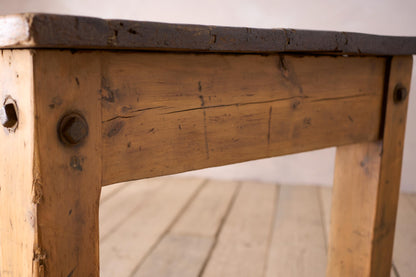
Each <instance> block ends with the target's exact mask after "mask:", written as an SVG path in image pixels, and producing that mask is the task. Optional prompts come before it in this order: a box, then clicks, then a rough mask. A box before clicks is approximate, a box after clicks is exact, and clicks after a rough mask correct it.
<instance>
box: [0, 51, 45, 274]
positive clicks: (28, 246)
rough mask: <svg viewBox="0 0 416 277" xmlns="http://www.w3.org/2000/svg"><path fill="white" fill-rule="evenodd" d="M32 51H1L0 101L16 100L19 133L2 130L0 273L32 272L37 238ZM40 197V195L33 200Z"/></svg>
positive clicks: (0, 133)
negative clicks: (34, 187) (34, 190)
mask: <svg viewBox="0 0 416 277" xmlns="http://www.w3.org/2000/svg"><path fill="white" fill-rule="evenodd" d="M32 65H33V56H32V53H31V52H30V51H26V50H21V51H8V50H4V51H2V52H1V55H0V82H1V90H0V97H1V100H0V101H1V104H3V101H4V99H5V98H6V97H7V96H10V97H12V98H13V99H15V100H16V102H17V103H18V118H19V125H18V127H17V129H16V132H15V133H9V132H7V131H6V130H4V129H3V126H1V128H2V130H0V141H1V143H0V155H1V158H0V168H1V173H0V239H1V242H0V248H1V251H0V258H1V259H0V276H2V277H8V276H32V268H33V265H32V263H36V261H37V259H39V258H40V256H37V255H36V254H35V248H36V244H37V228H36V213H37V205H36V203H34V201H33V200H34V199H35V198H34V195H33V183H34V179H35V176H34V175H35V174H34V172H33V168H34V163H33V160H34V159H33V157H34V151H35V150H34V149H35V145H34V138H33V134H34V129H35V128H34V126H35V118H34V116H33V115H34V99H33V98H34V97H33V74H32V72H33V71H32V69H33V66H32ZM35 202H36V201H35ZM34 274H35V273H34Z"/></svg>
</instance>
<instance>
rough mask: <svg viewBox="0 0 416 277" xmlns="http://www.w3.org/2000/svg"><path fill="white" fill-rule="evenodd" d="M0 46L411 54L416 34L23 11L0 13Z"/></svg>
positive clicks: (413, 49) (413, 50) (413, 52)
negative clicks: (319, 29) (398, 34)
mask: <svg viewBox="0 0 416 277" xmlns="http://www.w3.org/2000/svg"><path fill="white" fill-rule="evenodd" d="M0 48H2V49H7V48H65V49H108V50H122V49H123V50H149V51H187V52H231V53H281V52H283V53H285V52H287V53H293V52H296V53H315V54H320V53H324V54H336V55H411V54H416V37H393V36H379V35H370V34H361V33H350V32H333V31H312V30H294V29H255V28H240V27H218V26H203V25H187V24H168V23H155V22H142V21H127V20H104V19H99V18H91V17H81V16H67V15H52V14H34V13H27V14H17V15H6V16H0Z"/></svg>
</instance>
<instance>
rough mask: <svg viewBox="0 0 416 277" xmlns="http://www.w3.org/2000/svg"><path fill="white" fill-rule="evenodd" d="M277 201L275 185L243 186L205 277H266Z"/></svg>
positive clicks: (252, 184)
mask: <svg viewBox="0 0 416 277" xmlns="http://www.w3.org/2000/svg"><path fill="white" fill-rule="evenodd" d="M275 201H276V186H275V185H272V184H254V183H248V182H247V183H243V184H242V187H241V190H240V191H239V194H238V195H237V197H236V200H235V202H234V205H233V207H232V209H231V211H230V214H229V216H228V218H227V220H226V222H225V223H224V227H223V228H222V230H221V233H220V235H219V237H218V241H217V244H216V246H215V248H214V250H213V252H212V255H211V257H210V260H209V262H208V264H207V266H206V268H205V270H204V272H203V273H202V276H204V277H209V276H229V277H234V276H238V277H243V276H262V275H263V273H264V268H265V263H266V257H267V252H268V251H267V250H268V245H269V240H270V236H271V230H272V224H273V220H272V218H273V214H274V212H275V208H276V207H275ZM247 261H250V262H247Z"/></svg>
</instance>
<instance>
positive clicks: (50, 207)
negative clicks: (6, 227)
mask: <svg viewBox="0 0 416 277" xmlns="http://www.w3.org/2000/svg"><path fill="white" fill-rule="evenodd" d="M99 69H100V63H99V59H98V56H97V55H96V54H95V53H88V54H86V53H84V54H83V53H71V52H69V51H54V50H42V51H36V52H35V55H34V72H33V74H34V79H35V80H34V88H35V94H34V95H35V97H34V99H35V114H34V115H35V118H36V122H35V124H36V132H35V143H36V144H35V147H36V148H35V154H36V155H35V157H34V158H35V162H36V163H37V164H36V167H35V174H36V179H35V185H34V186H35V188H34V189H35V190H36V191H38V192H39V194H40V197H39V198H40V199H39V203H38V205H37V217H36V228H37V232H38V242H37V243H38V249H39V251H41V253H42V254H43V255H44V259H43V260H41V261H40V264H39V266H43V267H44V268H43V270H44V272H43V273H42V274H45V276H68V275H69V276H98V275H99V248H98V243H99V232H98V206H99V199H100V191H101V168H102V166H101V152H100V150H101V139H100V133H101V126H100V125H99V124H96V122H100V121H101V113H100V106H101V105H100V102H99V101H98V100H99V98H98V91H99V88H100V81H101V79H100V70H99ZM72 111H77V112H78V113H80V114H82V115H83V116H84V117H85V119H86V121H87V123H88V125H89V126H88V137H87V138H86V139H85V141H84V142H83V143H81V144H80V145H76V146H73V147H70V146H67V145H64V144H63V143H62V142H61V141H60V139H59V136H58V134H57V126H58V122H59V120H60V118H61V117H62V116H63V115H64V114H66V113H68V112H72Z"/></svg>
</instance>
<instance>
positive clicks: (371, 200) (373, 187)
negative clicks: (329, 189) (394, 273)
mask: <svg viewBox="0 0 416 277" xmlns="http://www.w3.org/2000/svg"><path fill="white" fill-rule="evenodd" d="M411 72H412V57H411V56H404V57H393V58H392V61H391V65H390V66H389V75H388V76H389V78H388V80H387V81H388V83H387V87H386V89H387V91H386V111H385V123H384V130H383V140H382V141H379V142H370V143H359V144H354V145H347V146H340V147H338V148H337V155H336V158H335V173H334V194H333V197H334V199H333V201H332V212H331V220H332V222H333V223H334V224H333V225H331V228H330V240H329V242H330V245H329V248H328V249H329V259H328V275H329V276H374V277H379V276H380V277H381V276H388V275H389V272H390V269H391V265H390V263H391V258H392V257H391V255H392V254H391V253H392V250H393V240H394V229H395V221H396V211H397V204H398V196H399V187H400V173H401V163H402V153H403V146H404V133H405V126H406V114H407V99H408V98H406V99H405V100H404V101H401V102H396V101H394V91H395V87H396V86H398V85H401V86H404V87H405V88H407V91H409V89H410V78H411ZM353 249H355V252H352V250H353Z"/></svg>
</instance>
